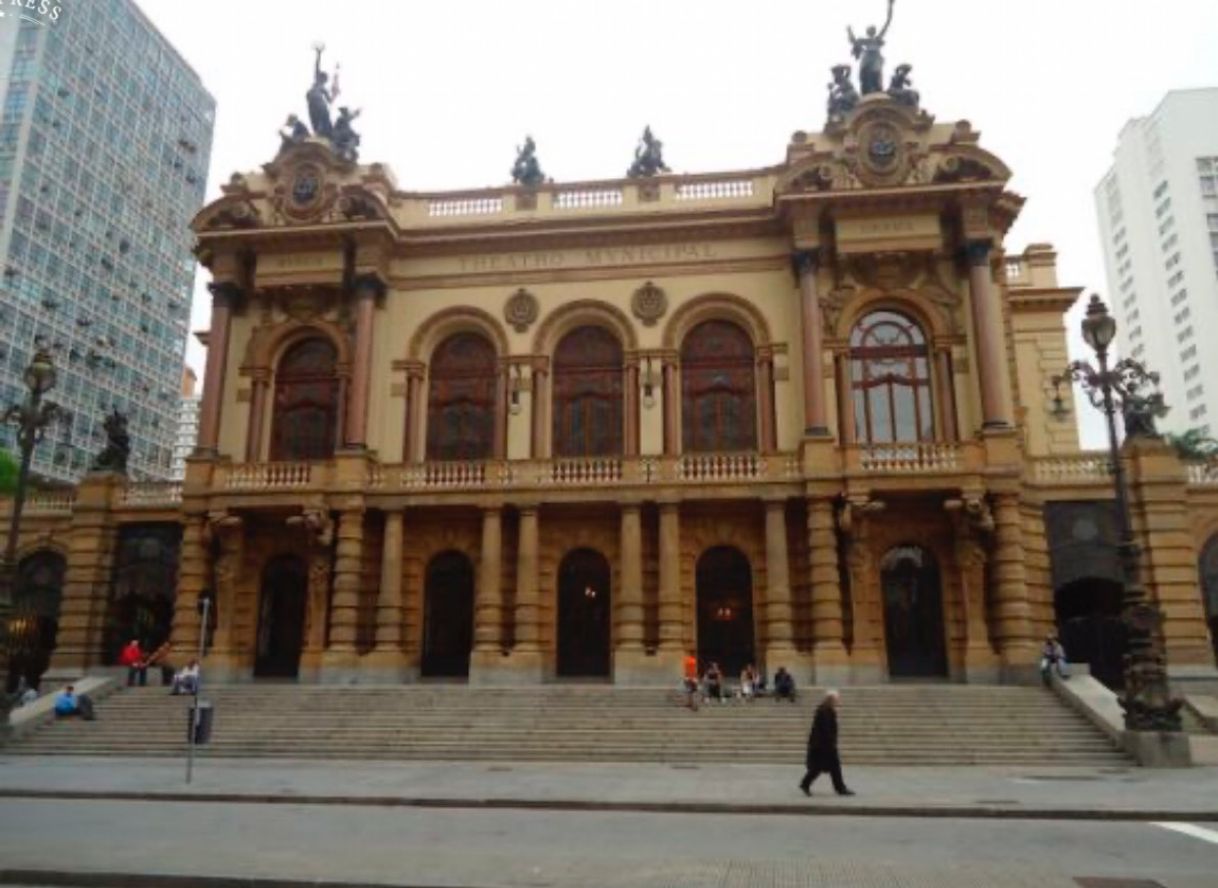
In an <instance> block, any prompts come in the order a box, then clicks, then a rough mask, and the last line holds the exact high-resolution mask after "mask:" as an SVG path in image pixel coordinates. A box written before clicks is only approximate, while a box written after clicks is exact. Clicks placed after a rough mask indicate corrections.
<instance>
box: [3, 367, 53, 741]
mask: <svg viewBox="0 0 1218 888" xmlns="http://www.w3.org/2000/svg"><path fill="white" fill-rule="evenodd" d="M55 378H56V374H55V363H54V361H53V360H52V359H51V353H50V352H49V351H47V349H45V348H42V347H39V348H38V350H37V351H36V352H35V353H34V357H33V360H31V361H30V364H29V366H28V367H26V368H25V375H24V380H25V385H26V388H28V389H29V394H28V395H27V396H26V399H25V403H23V404H14V405H13V406H11V407H9V408H8V410H6V411H5V412H4V415H3V417H0V418H2V419H3V421H4V422H5V423H6V424H10V425H14V426H16V427H17V446H18V448H19V449H20V452H21V469H20V471H19V472H18V474H17V490H16V491H15V492H14V494H13V504H12V514H11V515H10V517H9V526H8V539H7V540H6V542H5V546H4V557H3V560H2V561H0V682H2V683H3V684H2V685H0V690H2V691H3V693H0V737H3V735H4V734H5V733H7V731H8V717H9V709H10V705H11V701H10V696H9V693H8V680H9V675H8V668H9V638H8V634H9V616H10V614H11V612H12V607H13V587H14V580H15V575H16V569H17V565H16V561H17V542H18V538H19V537H18V535H19V532H20V529H21V513H22V511H23V510H24V508H25V488H26V484H27V483H28V482H29V476H30V461H31V459H32V458H33V456H34V448H35V447H37V446H38V443H39V442H40V441H41V440H42V438H43V435H44V434H45V433H46V428H47V426H49V425H50V424H51V423H52V422H55V421H57V420H59V419H60V418H61V417H63V415H64V413H63V410H62V409H61V408H60V406H59V405H58V404H56V403H54V402H52V401H47V400H44V398H45V396H46V394H47V392H49V391H50V390H51V389H53V388H55Z"/></svg>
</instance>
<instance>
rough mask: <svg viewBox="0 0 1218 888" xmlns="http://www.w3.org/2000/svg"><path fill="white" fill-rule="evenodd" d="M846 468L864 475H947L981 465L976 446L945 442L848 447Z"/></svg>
mask: <svg viewBox="0 0 1218 888" xmlns="http://www.w3.org/2000/svg"><path fill="white" fill-rule="evenodd" d="M845 455H846V470H847V471H848V472H862V473H865V474H883V475H916V474H928V473H930V474H944V473H951V472H959V471H968V470H973V469H976V468H979V466H980V455H979V454H978V453H977V452H976V445H974V444H971V443H967V442H966V443H955V442H943V441H917V442H910V443H901V444H859V445H855V446H852V447H847V448H846V454H845Z"/></svg>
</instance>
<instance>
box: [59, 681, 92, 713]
mask: <svg viewBox="0 0 1218 888" xmlns="http://www.w3.org/2000/svg"><path fill="white" fill-rule="evenodd" d="M73 715H79V716H80V717H81V718H83V719H84V720H85V721H93V701H92V700H91V699H89V695H88V694H77V693H76V689H75V687H73V686H72V685H68V686H67V687H66V688H64V689H63V690H62V691H60V692H59V693H58V694H57V695H56V697H55V717H56V718H69V717H71V716H73Z"/></svg>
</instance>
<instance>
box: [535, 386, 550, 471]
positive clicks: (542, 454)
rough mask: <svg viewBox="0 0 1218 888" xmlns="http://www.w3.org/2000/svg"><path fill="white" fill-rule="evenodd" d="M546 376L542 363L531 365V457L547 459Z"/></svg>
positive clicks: (548, 414) (548, 419)
mask: <svg viewBox="0 0 1218 888" xmlns="http://www.w3.org/2000/svg"><path fill="white" fill-rule="evenodd" d="M546 376H547V370H546V367H545V365H544V363H542V362H539V363H537V364H535V365H534V366H533V394H532V401H533V403H532V405H531V406H532V408H533V448H532V455H533V459H547V458H549V456H550V449H549V447H547V446H546V443H547V441H548V440H549V436H548V435H547V434H546V433H547V431H548V430H549V422H550V412H549V410H548V409H547V408H548V407H549V403H548V402H547V400H546V391H547V389H546Z"/></svg>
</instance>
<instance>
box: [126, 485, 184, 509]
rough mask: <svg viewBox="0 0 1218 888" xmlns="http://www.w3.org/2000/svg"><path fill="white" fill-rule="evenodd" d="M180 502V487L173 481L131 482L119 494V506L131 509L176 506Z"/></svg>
mask: <svg viewBox="0 0 1218 888" xmlns="http://www.w3.org/2000/svg"><path fill="white" fill-rule="evenodd" d="M180 502H182V485H181V484H180V483H178V482H175V481H168V482H162V481H153V482H138V481H137V482H132V483H130V484H128V485H127V486H126V487H124V488H123V491H122V493H121V494H119V504H120V505H123V506H130V507H133V508H141V507H144V508H149V507H157V506H176V505H178V504H179V503H180Z"/></svg>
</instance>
